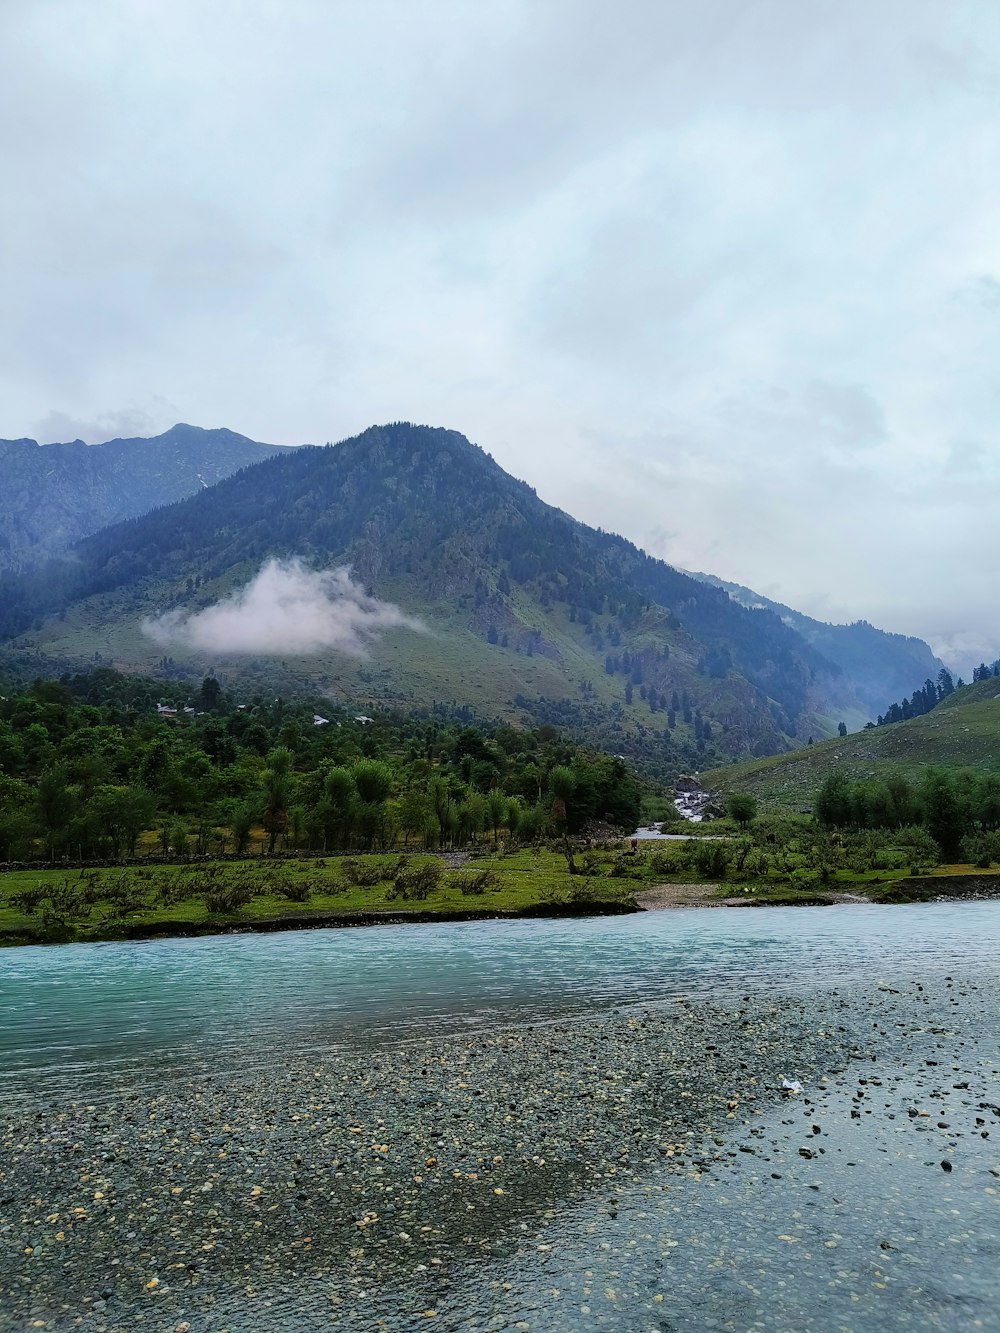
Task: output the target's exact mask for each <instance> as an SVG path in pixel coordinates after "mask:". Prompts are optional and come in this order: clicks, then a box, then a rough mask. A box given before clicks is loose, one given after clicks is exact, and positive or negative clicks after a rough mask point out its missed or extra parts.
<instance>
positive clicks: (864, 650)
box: [693, 574, 944, 718]
mask: <svg viewBox="0 0 1000 1333" xmlns="http://www.w3.org/2000/svg"><path fill="white" fill-rule="evenodd" d="M693 577H694V578H696V579H701V580H702V581H703V582H705V583H708V584H711V585H712V586H713V587H716V588H723V589H724V590H725V591H726V592H728V593H729V595H730V597H732V598H733V600H734V601H737V602H739V603H740V605H741V606H749V607H754V606H760V607H765V608H766V609H767V610H768V611H773V612H774V614H775V615H776V616H780V618H781V619H782V620H783V621H784V623H785V624H786V625H788V626H790V627H791V628H792V629H794V630H795V631H796V632H797V633H799V634H801V635H802V637H803V638H804V639H805V641H806V642H807V643H809V644H812V646H813V647H814V648H815V649H816V650H817V651H818V652H820V653H822V654H823V656H824V657H826V658H827V659H828V660H829V661H831V662H835V663H836V664H837V665H838V666H839V667H841V668H842V669H843V670H844V672H845V673H846V674H847V675H848V676H849V677H850V680H851V682H852V684H853V685H854V688H855V690H856V692H857V694H858V697H859V698H860V700H861V701H862V703H863V704H864V706H865V707H866V709H867V710H868V712H869V714H870V716H871V717H872V718H874V717H875V716H876V715H877V714H878V713H881V712H884V711H885V709H886V707H887V706H888V705H889V704H890V703H891V702H892V701H893V700H895V699H897V698H900V697H902V696H906V695H908V694H910V693H911V692H912V691H913V689H914V688H915V687H916V685H917V684H918V683H920V682H922V681H924V680H925V679H927V678H928V677H929V678H930V679H931V680H936V679H937V674H938V672H939V671H940V670H941V668H942V667H943V665H944V663H943V662H941V661H940V660H939V659H938V658H937V657H935V656H934V654H933V652H932V651H931V649H930V647H929V646H928V645H927V644H926V643H924V641H923V639H917V638H914V637H912V636H910V635H906V634H890V633H889V632H888V631H886V630H883V629H877V628H876V627H875V626H874V625H870V624H869V623H868V621H867V620H855V621H854V622H853V623H852V624H850V625H831V624H828V623H827V622H826V621H823V620H814V619H813V617H812V616H806V615H803V614H802V612H801V611H795V610H793V609H792V607H790V606H784V605H782V603H781V602H773V601H771V599H770V598H769V597H763V596H762V595H761V594H760V593H757V592H754V591H753V589H752V588H745V587H743V585H742V584H740V583H727V582H725V580H723V579H719V578H716V577H715V575H714V574H695V575H694V576H693Z"/></svg>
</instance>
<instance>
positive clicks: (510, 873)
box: [0, 850, 632, 943]
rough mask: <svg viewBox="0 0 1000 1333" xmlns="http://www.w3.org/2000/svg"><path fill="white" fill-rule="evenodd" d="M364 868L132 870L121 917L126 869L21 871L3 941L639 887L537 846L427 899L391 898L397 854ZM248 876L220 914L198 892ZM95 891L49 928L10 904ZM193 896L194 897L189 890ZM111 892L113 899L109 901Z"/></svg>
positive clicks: (503, 902) (541, 903) (15, 877)
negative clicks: (577, 869) (136, 904)
mask: <svg viewBox="0 0 1000 1333" xmlns="http://www.w3.org/2000/svg"><path fill="white" fill-rule="evenodd" d="M353 859H354V860H355V861H356V862H358V863H359V864H360V865H361V866H362V867H365V866H371V865H378V866H381V867H385V870H386V876H385V878H383V879H382V880H381V881H380V882H379V883H377V884H375V885H373V886H372V887H370V888H364V887H361V886H358V885H352V884H349V883H347V882H346V878H345V874H344V865H343V861H342V859H341V858H339V857H328V858H320V859H319V860H317V859H315V858H308V859H306V858H303V859H302V860H281V861H275V862H271V861H267V860H258V861H244V862H216V863H206V864H202V865H196V866H191V865H182V866H156V867H143V866H138V867H130V868H129V869H128V870H127V871H125V872H124V873H125V875H126V876H127V879H128V882H129V883H130V884H131V885H133V886H135V887H137V888H139V889H140V890H142V889H145V896H146V899H147V901H148V906H147V907H145V908H144V909H142V910H138V911H131V912H129V913H128V914H127V915H126V916H125V917H124V918H123V920H121V921H116V920H115V919H114V917H113V909H112V903H111V901H110V898H111V894H112V892H113V889H114V885H115V884H116V882H117V881H118V880H119V879H120V877H121V876H122V873H123V872H122V871H120V870H118V869H99V870H90V871H84V872H81V871H78V870H74V871H68V872H67V871H61V870H37V871H35V870H20V871H9V872H6V873H4V874H2V875H0V902H2V904H3V905H2V906H0V941H2V940H4V939H6V941H7V942H8V943H16V942H19V941H23V940H24V939H25V938H31V939H43V938H53V939H55V938H67V939H102V938H117V937H119V936H121V935H127V934H129V933H132V932H133V931H134V930H135V928H142V927H149V926H154V927H162V926H166V925H169V924H171V923H172V924H174V925H176V926H177V927H178V933H181V932H182V931H183V930H184V929H188V928H190V927H208V926H210V925H217V926H218V927H219V928H220V929H224V928H226V927H239V926H244V927H249V928H252V927H253V925H254V924H255V923H260V922H262V921H268V920H274V919H276V918H281V919H283V920H285V921H287V923H288V924H289V925H294V924H295V923H296V920H300V921H303V920H308V919H309V918H310V917H315V916H316V915H318V914H336V915H338V916H340V915H342V916H344V917H351V916H355V915H357V914H379V913H382V914H386V913H388V914H393V915H396V914H400V913H406V912H441V913H446V914H455V913H470V914H473V913H482V912H484V911H486V912H504V913H510V912H521V911H525V910H526V909H532V908H543V907H546V906H555V907H558V906H563V905H570V904H573V903H578V904H581V903H582V904H586V903H590V902H593V903H608V904H627V903H629V902H630V901H631V890H632V886H630V885H629V883H628V882H627V881H626V880H623V879H616V878H611V877H609V876H607V875H596V876H573V877H571V876H570V875H569V874H568V873H567V871H566V862H565V860H564V858H563V857H562V856H561V855H558V854H556V853H552V852H548V851H543V850H539V851H537V852H531V851H526V852H519V853H516V854H514V855H511V856H504V857H500V858H494V857H489V856H487V857H481V858H477V859H476V860H475V861H472V862H469V863H468V865H467V866H465V867H462V868H461V869H459V870H454V871H446V872H445V874H444V876H443V878H442V880H441V883H440V884H439V885H438V887H436V888H435V889H433V890H432V891H431V893H430V894H429V896H428V897H427V898H425V899H421V898H410V899H403V898H399V897H393V895H392V881H391V874H392V870H393V868H394V867H395V865H396V862H397V861H398V856H397V855H396V854H385V855H379V856H359V857H355V858H353ZM432 859H433V858H431V857H428V856H420V855H416V856H411V857H409V858H408V868H414V867H417V866H420V865H421V864H423V863H426V862H428V861H431V860H432ZM483 870H486V871H489V872H490V877H491V881H492V882H491V883H490V884H489V886H488V887H487V888H486V889H485V891H484V892H481V893H475V894H466V893H463V892H462V889H461V887H460V886H461V884H462V882H463V881H468V879H469V877H470V876H472V875H475V874H476V873H477V872H480V871H483ZM237 879H244V880H246V881H247V882H249V883H250V884H251V885H252V886H253V887H254V888H255V892H254V896H253V897H252V898H251V900H250V901H249V902H248V903H247V904H246V905H245V906H243V907H240V908H238V909H236V910H233V911H228V912H220V913H216V914H213V913H211V912H210V911H209V910H208V908H207V907H206V905H205V901H204V898H203V896H202V894H201V892H199V887H200V886H201V885H205V886H207V885H208V884H209V883H210V882H214V883H216V884H219V885H226V884H227V883H229V884H231V883H233V882H235V881H236V880H237ZM171 880H173V881H175V882H177V883H179V884H180V885H181V886H182V888H181V889H180V890H178V892H182V893H183V894H184V896H183V897H181V898H180V900H179V901H177V902H168V903H161V902H158V901H155V898H156V893H155V889H156V886H157V885H158V884H166V883H169V882H170V881H171ZM276 882H280V883H289V884H293V885H294V884H295V883H296V882H298V883H303V882H304V883H305V884H306V885H307V886H308V889H309V893H308V897H307V898H306V899H305V900H304V901H303V902H294V901H291V900H289V899H288V898H287V897H286V896H284V895H283V894H281V893H277V892H274V885H275V883H276ZM87 883H89V884H91V885H92V886H93V894H94V896H95V897H96V901H95V902H93V904H92V906H90V907H89V910H84V911H81V912H80V913H78V914H75V915H73V916H72V917H71V918H69V919H67V920H66V921H65V928H64V929H63V928H61V927H60V925H59V924H55V925H54V926H49V927H47V926H46V921H45V915H44V913H45V907H46V904H45V903H42V904H41V905H40V906H39V908H38V909H36V911H35V912H28V911H26V910H21V909H19V908H18V907H17V906H15V905H13V903H12V901H11V900H12V899H15V898H16V897H17V896H18V895H19V894H21V893H23V892H25V891H37V892H46V893H53V892H55V893H58V892H59V891H60V890H61V889H65V888H66V886H69V888H70V889H74V890H75V889H79V888H80V886H82V885H85V884H87ZM189 890H193V891H189ZM106 895H107V896H106Z"/></svg>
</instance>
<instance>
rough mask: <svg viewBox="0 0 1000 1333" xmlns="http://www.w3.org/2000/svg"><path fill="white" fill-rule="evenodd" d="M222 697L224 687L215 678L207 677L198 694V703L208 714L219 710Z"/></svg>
mask: <svg viewBox="0 0 1000 1333" xmlns="http://www.w3.org/2000/svg"><path fill="white" fill-rule="evenodd" d="M221 697H222V686H221V685H220V684H219V682H218V681H217V680H216V679H215V677H214V676H206V677H205V679H204V680H203V681H202V682H201V689H200V691H199V692H198V702H199V703H200V704H201V706H202V708H203V709H204V710H205V711H206V712H212V710H213V709H215V708H218V706H219V700H220V698H221Z"/></svg>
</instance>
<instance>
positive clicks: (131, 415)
mask: <svg viewBox="0 0 1000 1333" xmlns="http://www.w3.org/2000/svg"><path fill="white" fill-rule="evenodd" d="M180 415H181V413H179V412H178V411H177V409H176V408H175V407H174V406H173V404H171V403H168V402H166V401H165V400H164V399H162V398H154V399H152V400H151V401H150V404H149V406H148V407H139V406H137V405H133V406H131V407H123V408H120V409H118V410H117V411H111V412H102V413H100V414H99V415H98V416H96V417H94V418H86V417H74V416H71V415H70V414H69V413H67V412H58V411H51V412H47V413H46V414H45V416H44V417H41V418H39V420H37V421H35V422H34V423H33V425H32V427H31V433H32V437H33V438H34V439H36V440H38V441H39V442H40V443H41V444H56V443H63V442H65V441H66V440H84V441H85V442H86V443H87V444H103V443H104V442H105V440H116V439H117V440H133V439H138V438H140V437H143V436H149V435H153V434H156V433H158V432H159V431H162V430H163V429H165V426H167V425H170V424H172V423H173V422H174V421H175V420H176V419H177V418H178V417H179V416H180Z"/></svg>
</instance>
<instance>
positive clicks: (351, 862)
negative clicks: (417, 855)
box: [340, 856, 406, 889]
mask: <svg viewBox="0 0 1000 1333" xmlns="http://www.w3.org/2000/svg"><path fill="white" fill-rule="evenodd" d="M405 859H406V858H405V857H400V861H403V862H405ZM340 868H341V870H342V871H343V874H344V878H345V879H346V880H347V882H348V884H350V885H351V887H352V888H356V889H373V888H374V887H375V885H376V884H383V883H385V881H386V880H389V879H392V877H393V875H394V874H395V873H397V872H398V870H399V863H398V862H397V864H396V868H395V870H394V869H393V867H392V866H390V865H389V864H388V863H387V862H383V861H366V862H361V861H358V860H356V859H355V858H354V857H353V856H348V857H345V858H344V860H343V861H341V863H340Z"/></svg>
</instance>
